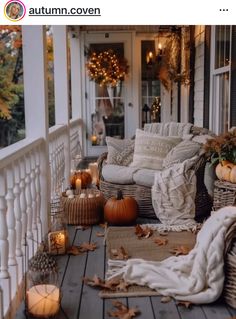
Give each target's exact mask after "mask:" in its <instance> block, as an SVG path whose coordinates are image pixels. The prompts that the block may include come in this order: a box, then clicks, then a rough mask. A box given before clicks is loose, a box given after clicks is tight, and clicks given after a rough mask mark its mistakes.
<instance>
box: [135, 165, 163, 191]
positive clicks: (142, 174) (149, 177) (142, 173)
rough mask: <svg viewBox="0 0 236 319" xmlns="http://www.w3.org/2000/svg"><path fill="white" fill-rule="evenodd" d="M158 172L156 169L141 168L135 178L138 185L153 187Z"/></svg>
mask: <svg viewBox="0 0 236 319" xmlns="http://www.w3.org/2000/svg"><path fill="white" fill-rule="evenodd" d="M156 172H157V170H155V169H148V168H141V169H139V170H137V171H136V172H135V173H134V175H133V180H134V182H135V183H136V184H137V185H142V186H147V187H152V185H153V184H154V177H155V173H156Z"/></svg>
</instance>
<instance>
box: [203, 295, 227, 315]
mask: <svg viewBox="0 0 236 319" xmlns="http://www.w3.org/2000/svg"><path fill="white" fill-rule="evenodd" d="M202 309H203V311H204V313H205V315H206V317H207V318H214V319H222V318H224V319H227V318H230V317H231V314H230V312H229V311H228V309H227V307H225V305H224V304H223V303H222V301H221V300H220V301H218V302H217V303H216V302H214V303H213V304H209V305H204V306H202Z"/></svg>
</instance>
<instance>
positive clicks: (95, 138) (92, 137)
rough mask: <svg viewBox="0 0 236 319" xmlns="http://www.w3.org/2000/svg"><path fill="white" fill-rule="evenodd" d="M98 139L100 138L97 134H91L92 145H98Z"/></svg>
mask: <svg viewBox="0 0 236 319" xmlns="http://www.w3.org/2000/svg"><path fill="white" fill-rule="evenodd" d="M97 140H98V138H97V136H96V135H92V136H91V142H92V145H97Z"/></svg>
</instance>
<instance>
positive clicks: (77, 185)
mask: <svg viewBox="0 0 236 319" xmlns="http://www.w3.org/2000/svg"><path fill="white" fill-rule="evenodd" d="M81 186H82V183H81V178H77V179H76V181H75V188H76V189H77V190H80V189H81Z"/></svg>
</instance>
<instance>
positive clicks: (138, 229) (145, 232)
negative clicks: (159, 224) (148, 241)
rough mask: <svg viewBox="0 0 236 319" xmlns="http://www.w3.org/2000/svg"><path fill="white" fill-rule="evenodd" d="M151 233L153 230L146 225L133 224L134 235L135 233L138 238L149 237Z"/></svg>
mask: <svg viewBox="0 0 236 319" xmlns="http://www.w3.org/2000/svg"><path fill="white" fill-rule="evenodd" d="M152 234H153V230H152V229H151V228H150V227H148V226H146V227H142V226H140V225H136V226H135V235H137V237H138V238H149V237H151V236H152Z"/></svg>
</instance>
